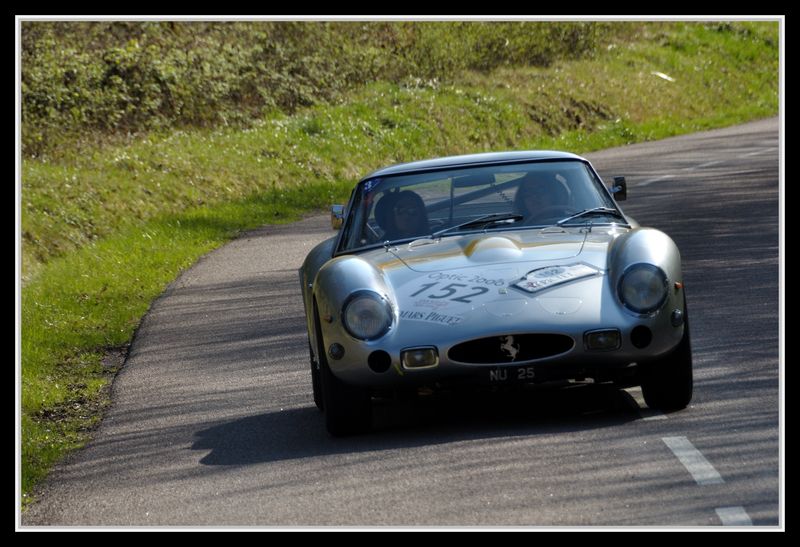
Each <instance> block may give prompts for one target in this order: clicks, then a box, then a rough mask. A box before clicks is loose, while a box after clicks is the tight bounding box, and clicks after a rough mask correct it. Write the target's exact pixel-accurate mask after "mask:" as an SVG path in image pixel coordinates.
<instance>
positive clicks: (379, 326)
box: [342, 291, 392, 340]
mask: <svg viewBox="0 0 800 547" xmlns="http://www.w3.org/2000/svg"><path fill="white" fill-rule="evenodd" d="M342 323H343V324H344V328H345V329H347V332H349V333H350V334H351V335H352V336H353V337H354V338H358V339H359V340H374V339H376V338H380V337H381V336H383V335H384V334H386V332H387V331H388V330H389V327H391V326H392V306H391V304H389V301H388V300H386V298H384V297H382V296H381V295H379V294H378V293H374V292H372V291H358V292H355V293H353V294H351V295H350V296H349V297H348V299H347V301H346V302H345V303H344V307H343V308H342Z"/></svg>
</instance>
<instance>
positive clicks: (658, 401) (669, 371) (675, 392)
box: [642, 299, 694, 411]
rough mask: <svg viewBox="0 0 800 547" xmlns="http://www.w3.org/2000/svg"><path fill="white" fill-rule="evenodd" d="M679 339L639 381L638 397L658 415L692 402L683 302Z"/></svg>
mask: <svg viewBox="0 0 800 547" xmlns="http://www.w3.org/2000/svg"><path fill="white" fill-rule="evenodd" d="M683 309H684V326H683V338H681V341H680V343H679V344H678V346H677V347H676V348H675V349H674V350H673V351H672V352H671V353H670V354H669V355H667V356H666V357H663V358H661V359H659V360H658V361H655V362H653V363H650V364H649V365H648V366H647V367H646V368H645V370H644V371H643V372H644V378H643V379H642V395H643V396H644V401H645V403H647V406H648V407H650V408H654V409H657V410H662V411H670V410H681V409H684V408H686V407H687V406H688V405H689V402H690V401H691V400H692V392H693V387H694V380H693V373H692V344H691V338H690V335H689V312H688V310H687V308H686V301H685V299H684V307H683Z"/></svg>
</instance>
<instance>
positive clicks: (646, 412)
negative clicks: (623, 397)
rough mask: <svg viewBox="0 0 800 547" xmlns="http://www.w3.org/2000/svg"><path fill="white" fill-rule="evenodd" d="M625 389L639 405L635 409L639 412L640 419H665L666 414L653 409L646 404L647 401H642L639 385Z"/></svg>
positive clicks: (642, 396)
mask: <svg viewBox="0 0 800 547" xmlns="http://www.w3.org/2000/svg"><path fill="white" fill-rule="evenodd" d="M625 391H627V392H628V394H629V395H630V396H631V397H633V400H634V401H636V404H637V405H638V407H639V408H638V410H637V411H638V412H639V416H640V417H641V418H642V420H644V421H650V420H666V419H667V415H666V414H664V413H663V412H661V411H660V410H655V409H653V408H649V407H648V406H647V403H645V402H644V395H642V388H641V387H632V388H628V389H626V390H625Z"/></svg>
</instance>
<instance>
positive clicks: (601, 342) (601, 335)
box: [583, 329, 622, 351]
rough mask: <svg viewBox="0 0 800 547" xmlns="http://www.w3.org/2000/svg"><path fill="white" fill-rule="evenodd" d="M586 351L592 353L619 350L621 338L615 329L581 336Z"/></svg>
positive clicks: (596, 331)
mask: <svg viewBox="0 0 800 547" xmlns="http://www.w3.org/2000/svg"><path fill="white" fill-rule="evenodd" d="M583 339H584V343H585V345H586V349H588V350H592V351H609V350H613V349H619V348H620V346H621V345H622V336H621V335H620V333H619V331H618V330H617V329H606V330H595V331H591V332H587V333H585V334H584V335H583Z"/></svg>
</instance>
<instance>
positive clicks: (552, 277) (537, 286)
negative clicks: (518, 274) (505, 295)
mask: <svg viewBox="0 0 800 547" xmlns="http://www.w3.org/2000/svg"><path fill="white" fill-rule="evenodd" d="M598 273H600V270H598V269H597V268H595V267H593V266H589V265H588V264H582V263H581V264H569V265H567V266H548V267H545V268H539V269H536V270H532V271H530V272H528V273H527V274H526V275H525V277H523V278H522V279H520V280H519V281H517V282H516V283H514V284H512V287H516V288H517V289H520V290H523V291H525V292H527V293H531V294H533V293H537V292H539V291H543V290H545V289H549V288H550V287H555V286H556V285H561V284H563V283H569V282H570V281H575V280H577V279H583V278H585V277H592V276H595V275H597V274H598Z"/></svg>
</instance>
